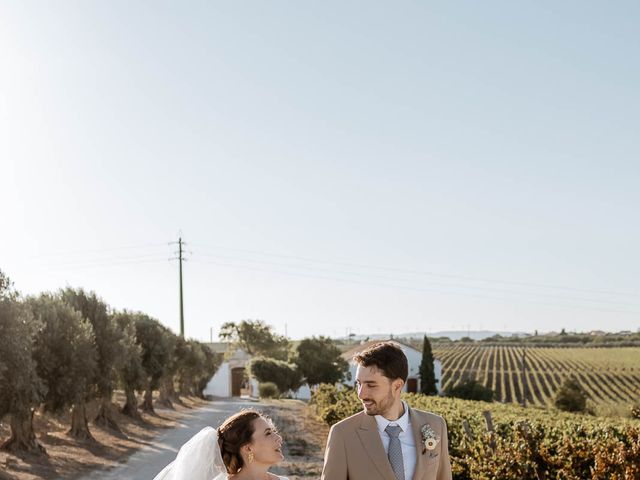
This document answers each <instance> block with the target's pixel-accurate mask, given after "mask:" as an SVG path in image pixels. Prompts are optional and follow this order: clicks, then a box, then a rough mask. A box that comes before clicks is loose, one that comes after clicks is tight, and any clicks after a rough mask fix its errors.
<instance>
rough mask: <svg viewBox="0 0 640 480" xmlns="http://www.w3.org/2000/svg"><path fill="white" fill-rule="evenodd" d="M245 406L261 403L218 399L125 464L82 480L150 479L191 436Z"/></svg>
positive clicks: (171, 459) (257, 406)
mask: <svg viewBox="0 0 640 480" xmlns="http://www.w3.org/2000/svg"><path fill="white" fill-rule="evenodd" d="M243 407H256V408H260V407H262V406H261V405H260V404H257V403H255V402H247V401H241V400H227V399H224V400H215V401H213V402H211V403H209V404H208V405H206V406H203V407H202V408H200V409H198V410H197V411H195V412H194V414H193V415H191V416H189V417H188V418H186V419H184V420H183V421H182V422H180V425H178V426H177V427H176V428H172V429H171V430H169V431H167V432H163V433H162V434H160V435H158V436H157V437H156V438H154V440H153V444H152V445H150V446H147V447H145V448H143V449H141V450H139V451H138V452H136V453H134V454H133V455H131V456H130V457H129V458H128V459H127V460H126V463H124V464H123V465H122V466H119V467H116V468H112V469H110V470H108V471H106V472H95V471H94V472H91V473H89V474H87V475H86V476H84V477H81V479H80V480H125V479H140V480H143V479H149V480H151V479H152V478H153V477H154V476H156V474H158V472H160V470H162V469H163V468H164V466H165V465H167V464H168V463H170V462H172V461H173V460H174V458H175V456H176V454H177V453H178V450H179V449H180V446H182V444H184V443H185V442H186V441H187V440H189V438H191V437H192V436H193V435H195V434H196V433H198V432H199V431H200V430H201V429H202V428H204V427H206V426H214V427H215V426H218V425H219V424H220V423H221V422H222V420H224V419H225V418H226V417H228V416H229V415H231V414H233V413H235V412H237V411H238V410H240V409H241V408H243Z"/></svg>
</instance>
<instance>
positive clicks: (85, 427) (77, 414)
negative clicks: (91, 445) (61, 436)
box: [68, 401, 94, 440]
mask: <svg viewBox="0 0 640 480" xmlns="http://www.w3.org/2000/svg"><path fill="white" fill-rule="evenodd" d="M68 433H69V435H71V436H72V437H73V438H77V439H79V440H94V438H93V435H91V432H90V431H89V424H88V423H87V406H86V404H85V403H84V401H81V402H78V403H75V404H74V405H73V407H72V408H71V429H70V430H69V432H68Z"/></svg>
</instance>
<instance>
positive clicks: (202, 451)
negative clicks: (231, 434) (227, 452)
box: [153, 427, 228, 480]
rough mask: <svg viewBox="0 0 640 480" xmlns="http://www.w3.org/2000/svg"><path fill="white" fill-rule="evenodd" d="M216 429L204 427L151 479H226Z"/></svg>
mask: <svg viewBox="0 0 640 480" xmlns="http://www.w3.org/2000/svg"><path fill="white" fill-rule="evenodd" d="M227 479H228V475H227V469H226V468H225V466H224V462H223V461H222V454H221V453H220V447H219V446H218V431H217V430H215V429H213V428H211V427H205V428H203V429H202V430H200V431H199V432H198V433H197V434H196V435H194V436H193V437H191V439H190V440H189V441H188V442H187V443H185V444H184V445H183V446H182V447H181V448H180V451H179V452H178V456H177V457H176V459H175V460H174V461H173V462H171V463H170V464H169V465H167V466H166V467H164V468H163V469H162V471H161V472H160V473H159V474H158V475H156V476H155V478H154V479H153V480H227Z"/></svg>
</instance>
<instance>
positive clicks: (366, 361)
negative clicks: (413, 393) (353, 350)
mask: <svg viewBox="0 0 640 480" xmlns="http://www.w3.org/2000/svg"><path fill="white" fill-rule="evenodd" d="M353 360H354V361H355V362H356V363H357V364H358V365H360V366H362V367H376V368H377V369H378V370H380V371H381V372H382V374H383V375H384V376H385V377H387V378H390V379H391V380H395V379H396V378H401V379H402V381H403V382H406V381H407V377H408V376H409V364H408V362H407V357H406V355H405V354H404V352H403V351H402V348H400V345H398V344H397V343H396V342H380V343H376V344H374V345H371V346H370V347H368V348H367V349H366V350H363V351H362V352H360V353H358V354H357V355H354V357H353Z"/></svg>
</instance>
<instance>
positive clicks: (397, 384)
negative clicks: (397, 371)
mask: <svg viewBox="0 0 640 480" xmlns="http://www.w3.org/2000/svg"><path fill="white" fill-rule="evenodd" d="M402 387H404V380H402V379H401V378H396V379H395V380H394V381H393V388H394V389H395V390H396V391H398V392H400V391H402Z"/></svg>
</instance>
